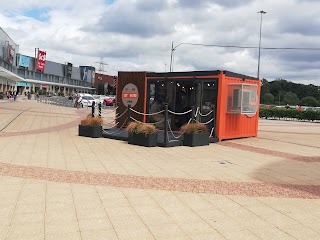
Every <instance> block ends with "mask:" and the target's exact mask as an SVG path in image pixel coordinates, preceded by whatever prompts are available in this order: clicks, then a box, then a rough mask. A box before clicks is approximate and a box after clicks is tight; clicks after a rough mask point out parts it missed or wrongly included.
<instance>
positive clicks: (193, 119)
mask: <svg viewBox="0 0 320 240" xmlns="http://www.w3.org/2000/svg"><path fill="white" fill-rule="evenodd" d="M191 122H195V114H194V106H191Z"/></svg>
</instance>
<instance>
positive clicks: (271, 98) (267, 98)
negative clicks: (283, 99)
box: [261, 93, 274, 104]
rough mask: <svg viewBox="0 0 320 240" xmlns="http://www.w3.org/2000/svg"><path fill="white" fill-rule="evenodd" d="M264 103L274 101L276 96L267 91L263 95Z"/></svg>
mask: <svg viewBox="0 0 320 240" xmlns="http://www.w3.org/2000/svg"><path fill="white" fill-rule="evenodd" d="M261 100H262V102H263V103H269V104H270V103H274V96H273V95H272V94H271V93H266V94H264V95H263V96H262V99H261Z"/></svg>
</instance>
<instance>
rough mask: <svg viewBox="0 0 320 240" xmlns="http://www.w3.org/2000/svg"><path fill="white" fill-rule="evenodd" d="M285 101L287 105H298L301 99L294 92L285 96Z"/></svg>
mask: <svg viewBox="0 0 320 240" xmlns="http://www.w3.org/2000/svg"><path fill="white" fill-rule="evenodd" d="M283 101H284V103H285V104H289V105H297V104H298V102H299V98H298V97H297V94H295V93H293V92H287V93H285V94H284V96H283Z"/></svg>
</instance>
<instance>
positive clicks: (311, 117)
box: [259, 108, 320, 121]
mask: <svg viewBox="0 0 320 240" xmlns="http://www.w3.org/2000/svg"><path fill="white" fill-rule="evenodd" d="M259 114H260V117H261V118H266V119H268V118H273V119H274V118H278V119H281V118H284V119H298V120H308V121H320V111H311V110H310V111H309V110H307V111H300V110H295V109H283V108H280V109H279V108H261V109H260V113H259Z"/></svg>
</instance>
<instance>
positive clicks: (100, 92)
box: [98, 83, 104, 95]
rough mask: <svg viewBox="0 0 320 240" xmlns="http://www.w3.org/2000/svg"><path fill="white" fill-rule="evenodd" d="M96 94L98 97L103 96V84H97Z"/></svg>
mask: <svg viewBox="0 0 320 240" xmlns="http://www.w3.org/2000/svg"><path fill="white" fill-rule="evenodd" d="M98 94H99V95H104V84H103V83H101V84H98Z"/></svg>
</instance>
